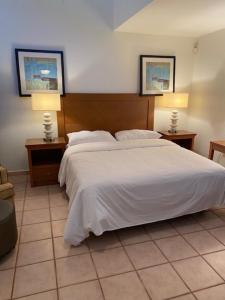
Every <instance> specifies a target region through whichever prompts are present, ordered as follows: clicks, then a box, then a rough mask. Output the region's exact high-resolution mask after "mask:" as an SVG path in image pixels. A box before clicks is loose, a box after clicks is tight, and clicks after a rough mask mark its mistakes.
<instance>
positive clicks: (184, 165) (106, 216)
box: [59, 139, 225, 245]
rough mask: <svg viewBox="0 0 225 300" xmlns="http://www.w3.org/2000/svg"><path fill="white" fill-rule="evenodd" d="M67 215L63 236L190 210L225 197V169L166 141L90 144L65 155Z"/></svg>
mask: <svg viewBox="0 0 225 300" xmlns="http://www.w3.org/2000/svg"><path fill="white" fill-rule="evenodd" d="M59 181H60V185H61V186H62V185H64V184H66V192H67V194H68V196H69V199H70V202H69V207H70V210H69V215H68V219H67V222H66V227H65V233H64V238H65V240H66V241H67V242H69V243H70V244H73V245H78V244H79V243H80V242H81V241H82V240H83V239H85V238H86V237H87V236H88V235H89V232H90V231H91V232H93V233H95V234H96V235H100V234H102V233H103V232H104V231H107V230H113V229H118V228H122V227H128V226H132V225H139V224H144V223H149V222H154V221H159V220H164V219H168V218H173V217H177V216H180V215H184V214H189V213H193V212H197V211H201V210H204V209H208V208H210V207H212V206H220V205H223V204H224V202H225V199H224V198H225V197H224V195H225V168H223V167H221V166H219V165H218V164H216V163H214V162H212V161H210V160H208V159H206V158H204V157H202V156H200V155H198V154H195V153H193V152H191V151H189V150H186V149H183V148H181V147H179V146H177V145H176V144H174V143H172V142H169V141H166V140H163V139H157V140H155V139H154V140H135V141H123V142H112V143H111V142H110V143H109V142H107V143H89V144H80V145H76V146H71V147H69V148H68V149H67V150H66V151H65V154H64V157H63V159H62V163H61V167H60V172H59Z"/></svg>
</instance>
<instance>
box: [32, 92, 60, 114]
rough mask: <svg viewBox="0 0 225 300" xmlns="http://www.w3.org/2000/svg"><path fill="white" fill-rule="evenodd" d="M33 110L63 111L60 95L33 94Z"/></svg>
mask: <svg viewBox="0 0 225 300" xmlns="http://www.w3.org/2000/svg"><path fill="white" fill-rule="evenodd" d="M32 110H45V111H50V110H53V111H59V110H61V103H60V94H43V93H35V94H32Z"/></svg>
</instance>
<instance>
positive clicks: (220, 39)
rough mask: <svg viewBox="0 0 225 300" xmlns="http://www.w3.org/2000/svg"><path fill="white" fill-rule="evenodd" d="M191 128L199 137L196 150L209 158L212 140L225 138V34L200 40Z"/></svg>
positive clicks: (195, 71) (214, 34) (190, 115)
mask: <svg viewBox="0 0 225 300" xmlns="http://www.w3.org/2000/svg"><path fill="white" fill-rule="evenodd" d="M188 126H189V129H190V130H193V131H196V132H197V133H198V138H197V140H196V145H195V148H196V150H197V152H199V153H201V154H203V155H205V156H207V155H208V150H209V141H210V140H215V139H224V137H225V30H222V31H219V32H216V33H212V34H209V35H207V36H204V37H202V38H201V39H200V40H199V51H198V53H197V54H196V56H195V63H194V72H193V82H192V93H191V100H190V105H189V122H188Z"/></svg>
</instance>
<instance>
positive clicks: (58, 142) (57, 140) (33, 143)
mask: <svg viewBox="0 0 225 300" xmlns="http://www.w3.org/2000/svg"><path fill="white" fill-rule="evenodd" d="M65 144H66V141H65V139H64V137H57V138H55V139H54V141H52V142H45V141H44V140H43V139H42V138H39V139H27V140H26V143H25V146H26V147H29V146H57V145H65Z"/></svg>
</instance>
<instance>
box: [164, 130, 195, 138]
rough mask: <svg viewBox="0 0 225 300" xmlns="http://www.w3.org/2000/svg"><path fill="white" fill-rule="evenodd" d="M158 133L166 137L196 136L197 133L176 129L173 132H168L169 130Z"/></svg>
mask: <svg viewBox="0 0 225 300" xmlns="http://www.w3.org/2000/svg"><path fill="white" fill-rule="evenodd" d="M159 133H161V134H162V135H164V136H167V137H182V136H193V137H194V136H196V135H197V133H194V132H191V131H187V130H178V131H177V132H175V133H172V132H169V131H159Z"/></svg>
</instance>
